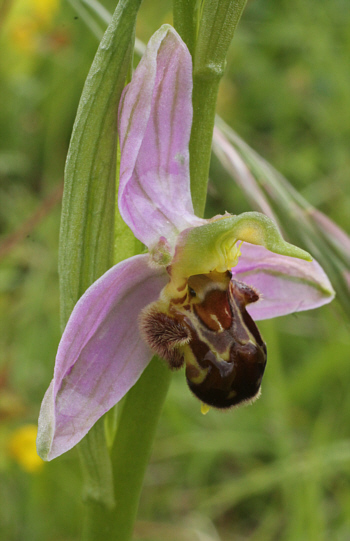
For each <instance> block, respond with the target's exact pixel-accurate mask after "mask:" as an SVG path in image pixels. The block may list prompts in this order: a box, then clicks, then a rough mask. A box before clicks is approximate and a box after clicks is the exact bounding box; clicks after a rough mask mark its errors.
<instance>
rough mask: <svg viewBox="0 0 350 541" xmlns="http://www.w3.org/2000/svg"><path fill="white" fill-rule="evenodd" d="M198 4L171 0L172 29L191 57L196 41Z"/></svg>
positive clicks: (195, 1)
mask: <svg viewBox="0 0 350 541" xmlns="http://www.w3.org/2000/svg"><path fill="white" fill-rule="evenodd" d="M199 4H200V2H198V0H173V18H174V27H175V28H176V30H177V31H178V33H179V34H180V36H181V37H182V39H183V40H184V42H185V43H186V45H187V47H188V50H189V51H190V53H191V55H192V57H194V51H195V45H196V39H197V27H198V24H197V23H198V6H199Z"/></svg>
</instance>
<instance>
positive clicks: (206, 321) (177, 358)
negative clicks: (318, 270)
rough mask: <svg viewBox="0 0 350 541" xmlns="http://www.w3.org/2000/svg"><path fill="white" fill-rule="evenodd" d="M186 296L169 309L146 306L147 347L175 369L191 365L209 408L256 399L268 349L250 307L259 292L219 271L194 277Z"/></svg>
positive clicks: (195, 386)
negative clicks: (248, 308) (248, 307)
mask: <svg viewBox="0 0 350 541" xmlns="http://www.w3.org/2000/svg"><path fill="white" fill-rule="evenodd" d="M181 289H182V288H181ZM181 292H182V291H181ZM181 292H180V296H179V297H178V298H176V299H172V300H170V301H169V306H166V305H165V306H164V303H163V304H162V302H163V301H159V302H158V301H157V302H155V303H152V304H151V305H149V306H148V307H146V308H145V310H144V311H143V313H142V314H141V318H140V323H141V331H142V333H143V336H144V338H145V340H146V341H147V343H148V344H149V345H150V347H151V348H152V349H153V351H155V352H156V353H158V355H160V356H161V357H163V358H164V359H165V360H166V361H167V362H168V364H169V366H170V368H172V369H178V368H180V367H181V366H182V365H183V364H184V363H185V364H186V377H187V383H188V385H189V387H190V389H191V391H192V392H193V393H194V394H195V395H196V396H197V397H198V398H199V399H200V400H201V401H202V402H204V403H205V404H208V405H209V406H213V407H216V408H229V407H232V406H237V405H239V404H241V403H244V402H249V401H252V400H254V398H257V396H258V394H259V390H260V385H261V380H262V376H263V374H264V369H265V365H266V346H265V344H264V342H263V340H262V338H261V336H260V333H259V330H258V328H257V326H256V325H255V323H254V321H253V320H252V318H251V317H250V315H249V314H248V312H247V310H246V306H247V304H250V303H252V302H256V301H257V300H258V299H259V295H258V293H257V292H256V291H255V290H254V289H252V288H251V287H249V286H247V285H246V284H244V283H242V282H238V281H236V280H233V279H232V276H231V273H230V272H226V273H218V272H215V271H214V272H212V273H209V274H202V275H198V276H191V277H190V278H189V280H188V284H187V286H186V291H185V292H184V295H181Z"/></svg>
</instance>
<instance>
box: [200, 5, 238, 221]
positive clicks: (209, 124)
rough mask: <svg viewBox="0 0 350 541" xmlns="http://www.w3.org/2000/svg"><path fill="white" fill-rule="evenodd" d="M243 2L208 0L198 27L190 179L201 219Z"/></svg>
mask: <svg viewBox="0 0 350 541" xmlns="http://www.w3.org/2000/svg"><path fill="white" fill-rule="evenodd" d="M245 4H246V0H208V1H207V2H205V3H204V7H203V12H202V14H201V21H200V24H199V30H198V37H197V44H196V48H195V54H194V68H193V99H192V101H193V123H192V131H191V141H190V175H191V191H192V199H193V206H194V211H195V213H196V214H197V215H198V216H202V215H203V213H204V208H205V198H204V199H203V194H206V192H207V183H208V176H209V166H210V156H211V142H212V137H213V129H214V120H215V109H216V100H217V95H218V91H219V84H220V80H221V77H222V75H223V73H224V69H225V63H226V55H227V51H228V48H229V46H230V43H231V40H232V38H233V34H234V32H235V29H236V27H237V24H238V22H239V19H240V17H241V14H242V11H243V9H244V6H245Z"/></svg>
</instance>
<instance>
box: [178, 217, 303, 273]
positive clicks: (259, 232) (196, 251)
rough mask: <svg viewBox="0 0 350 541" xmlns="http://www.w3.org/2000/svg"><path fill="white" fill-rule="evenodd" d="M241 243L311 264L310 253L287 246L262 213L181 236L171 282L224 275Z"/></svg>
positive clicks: (218, 221) (210, 224) (228, 219)
mask: <svg viewBox="0 0 350 541" xmlns="http://www.w3.org/2000/svg"><path fill="white" fill-rule="evenodd" d="M238 241H244V242H249V243H251V244H258V245H260V246H264V247H265V248H267V249H268V250H270V252H274V253H276V254H280V255H286V256H290V257H297V258H298V259H304V260H306V261H312V257H311V256H310V254H309V253H308V252H305V251H304V250H302V249H301V248H298V247H297V246H294V245H293V244H289V243H288V242H285V241H284V240H283V238H282V236H281V233H280V232H279V230H278V227H277V225H276V224H275V222H273V221H272V220H271V219H270V218H268V217H267V216H265V215H264V214H261V213H259V212H244V213H243V214H239V215H237V216H231V215H225V216H222V217H220V218H217V219H214V221H209V222H208V223H207V224H205V225H202V226H199V227H194V228H191V229H187V230H185V231H183V233H182V234H181V235H180V237H179V240H178V243H177V247H176V253H175V257H174V259H173V261H172V264H171V279H172V280H176V281H181V280H182V279H183V278H187V277H189V276H193V275H195V274H206V273H208V272H211V271H213V270H216V271H218V272H225V271H226V270H229V269H231V268H232V267H234V266H235V265H236V264H237V262H238V257H239V255H240V254H239V247H237V242H238Z"/></svg>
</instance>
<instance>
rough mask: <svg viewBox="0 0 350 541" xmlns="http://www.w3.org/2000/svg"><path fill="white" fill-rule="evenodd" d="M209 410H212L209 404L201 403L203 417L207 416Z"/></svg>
mask: <svg viewBox="0 0 350 541" xmlns="http://www.w3.org/2000/svg"><path fill="white" fill-rule="evenodd" d="M209 410H210V406H208V404H204V402H201V413H202V414H203V415H206V414H207V413H208V411H209Z"/></svg>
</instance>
